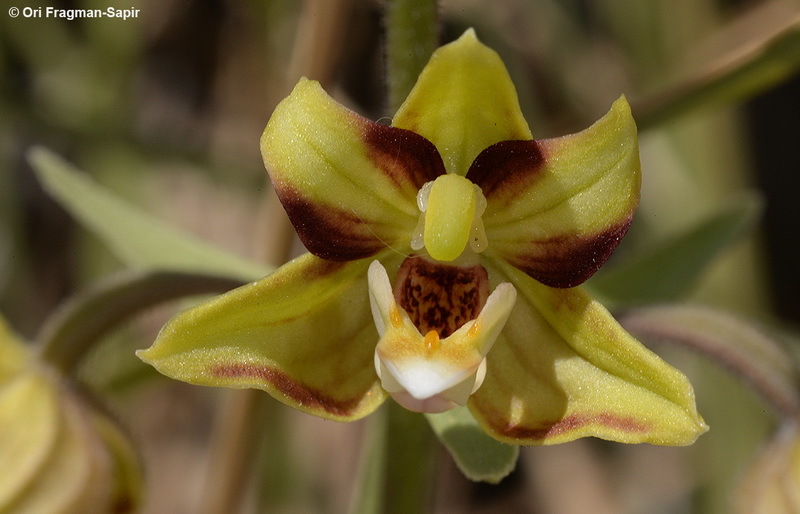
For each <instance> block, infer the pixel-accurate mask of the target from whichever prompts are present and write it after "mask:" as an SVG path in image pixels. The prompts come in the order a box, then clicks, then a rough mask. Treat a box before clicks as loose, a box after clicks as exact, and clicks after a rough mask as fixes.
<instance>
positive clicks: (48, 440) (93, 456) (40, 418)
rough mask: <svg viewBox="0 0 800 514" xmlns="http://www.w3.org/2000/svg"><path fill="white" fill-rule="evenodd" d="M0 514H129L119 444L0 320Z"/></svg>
mask: <svg viewBox="0 0 800 514" xmlns="http://www.w3.org/2000/svg"><path fill="white" fill-rule="evenodd" d="M0 463H2V464H1V465H0V512H13V513H26V512H30V513H44V512H82V513H83V512H85V513H103V514H106V513H113V512H118V513H122V512H132V511H133V510H134V509H135V507H136V505H137V504H138V502H139V498H140V496H141V475H140V471H139V463H138V460H137V458H136V455H135V453H134V451H133V449H132V447H131V446H130V444H129V442H128V440H127V438H126V436H125V435H124V434H123V433H122V432H121V431H120V429H119V428H118V427H117V426H116V424H115V423H114V422H112V421H111V420H110V419H109V418H108V417H107V416H106V415H105V414H104V413H102V412H100V411H99V410H98V409H97V408H95V407H94V406H92V405H91V404H90V403H89V402H88V401H87V400H86V398H84V397H83V396H82V395H81V394H79V393H78V392H77V391H75V390H74V389H73V388H72V386H71V385H70V384H68V383H67V381H66V380H65V379H64V378H63V377H61V376H59V375H58V374H57V373H56V372H55V371H54V370H52V369H50V368H49V367H47V366H46V365H45V364H44V363H41V362H39V361H37V359H36V357H35V356H34V354H33V352H32V351H30V347H29V346H28V345H25V344H24V343H23V342H22V341H20V340H19V339H18V338H17V337H16V336H15V335H14V334H13V333H12V332H11V330H10V329H9V328H8V326H7V325H6V324H5V322H4V321H3V320H2V319H0Z"/></svg>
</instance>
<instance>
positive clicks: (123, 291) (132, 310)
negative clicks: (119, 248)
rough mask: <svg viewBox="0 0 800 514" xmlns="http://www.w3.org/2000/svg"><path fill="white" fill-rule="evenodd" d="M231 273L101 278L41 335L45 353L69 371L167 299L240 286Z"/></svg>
mask: <svg viewBox="0 0 800 514" xmlns="http://www.w3.org/2000/svg"><path fill="white" fill-rule="evenodd" d="M241 284H242V282H241V281H240V280H237V279H232V278H229V277H220V276H211V275H203V274H197V273H184V272H177V271H141V272H132V273H125V274H123V275H120V276H117V277H114V278H112V279H109V280H106V281H103V282H100V283H99V284H97V285H95V286H94V287H92V288H91V289H89V290H87V291H85V292H83V293H80V294H78V295H76V296H74V297H73V298H72V299H70V300H69V301H67V302H66V303H64V304H63V305H62V306H61V308H60V309H59V310H58V311H56V312H55V314H53V316H51V317H50V318H49V319H48V321H47V322H46V323H45V325H44V326H43V327H42V329H41V331H40V332H39V335H38V337H37V342H38V345H39V350H40V352H41V357H42V359H43V360H44V361H46V362H49V363H50V364H52V365H54V366H56V367H57V368H59V369H60V370H61V371H63V372H64V373H65V374H70V373H71V372H72V371H73V370H74V369H75V368H76V367H77V366H78V364H80V362H81V359H82V358H83V356H84V355H86V353H87V352H89V350H91V349H92V348H93V347H94V345H95V344H96V343H97V342H98V341H99V340H100V339H101V338H102V337H103V336H104V335H105V334H106V333H107V332H108V331H109V330H111V329H112V328H114V327H115V326H117V325H118V324H119V323H121V322H123V321H125V320H127V319H128V318H130V317H131V316H133V315H134V314H136V313H137V312H140V311H142V310H144V309H147V308H149V307H152V306H154V305H156V304H159V303H161V302H164V301H167V300H174V299H176V298H181V297H184V296H191V295H197V294H210V293H220V292H224V291H227V290H229V289H233V288H234V287H237V286H240V285H241Z"/></svg>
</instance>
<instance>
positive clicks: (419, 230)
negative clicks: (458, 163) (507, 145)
mask: <svg viewBox="0 0 800 514" xmlns="http://www.w3.org/2000/svg"><path fill="white" fill-rule="evenodd" d="M417 206H418V207H419V210H420V211H421V214H420V216H419V221H418V222H417V227H416V228H415V229H414V235H413V237H412V238H411V248H412V249H414V250H421V249H422V248H423V247H425V248H426V249H427V250H428V254H429V255H430V256H431V257H432V258H434V259H436V260H437V261H452V260H455V259H456V258H457V257H458V256H459V255H461V254H462V253H463V252H464V249H465V248H466V246H467V243H468V242H469V245H470V248H471V249H472V251H474V252H476V253H479V252H482V251H483V250H485V249H486V246H487V245H488V241H487V239H486V231H485V230H484V227H483V220H482V219H481V216H482V215H483V212H484V211H485V210H486V198H485V197H484V196H483V193H482V192H481V188H480V187H478V186H477V185H475V184H473V183H472V182H470V181H469V180H467V179H466V178H464V177H462V176H460V175H455V174H448V175H442V176H440V177H438V178H437V179H436V180H434V181H431V182H428V183H426V184H425V185H423V186H422V188H420V190H419V192H418V193H417Z"/></svg>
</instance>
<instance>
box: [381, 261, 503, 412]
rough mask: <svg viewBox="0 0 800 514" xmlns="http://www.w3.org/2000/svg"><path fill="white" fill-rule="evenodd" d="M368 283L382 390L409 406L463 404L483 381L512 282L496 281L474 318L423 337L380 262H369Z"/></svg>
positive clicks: (419, 407)
mask: <svg viewBox="0 0 800 514" xmlns="http://www.w3.org/2000/svg"><path fill="white" fill-rule="evenodd" d="M439 266H450V265H447V264H439ZM368 282H369V290H370V304H371V307H372V313H373V317H374V318H375V324H376V327H377V329H378V333H379V334H380V341H379V342H378V345H377V346H376V349H375V369H376V372H377V374H378V377H379V378H380V379H381V383H382V385H383V386H384V389H385V390H386V391H387V392H388V393H389V394H390V395H392V396H393V397H394V398H395V399H396V400H397V401H399V402H400V403H401V404H404V405H406V406H411V407H412V410H421V411H426V412H427V411H428V409H435V410H436V411H441V410H442V409H443V408H444V406H445V405H451V408H452V407H454V406H456V405H463V404H465V403H466V401H467V398H468V397H469V396H470V395H471V394H472V393H474V392H475V391H476V390H477V389H478V388H479V387H480V386H481V385H482V383H483V379H484V377H485V375H486V355H487V353H488V352H489V350H490V349H491V347H492V345H493V344H494V341H495V340H496V339H497V337H498V336H499V334H500V331H501V330H502V327H503V326H504V325H505V322H506V320H507V319H508V316H509V315H510V313H511V310H512V309H513V306H514V303H515V300H516V290H515V289H514V287H513V286H512V285H511V284H508V283H503V284H500V285H498V287H497V288H495V291H493V292H492V294H490V295H489V297H488V298H487V299H486V302H485V304H484V305H483V308H482V310H481V311H480V312H479V313H478V315H477V317H476V318H475V319H472V320H468V321H467V322H466V323H464V324H463V325H462V326H460V327H458V329H457V330H455V331H454V332H453V333H451V334H449V335H448V336H447V337H445V338H443V339H441V340H440V339H439V334H438V333H437V332H436V331H435V330H431V331H429V332H428V333H427V334H426V335H425V336H423V335H422V334H421V332H420V330H419V328H418V327H417V326H415V325H414V324H413V323H412V322H411V319H410V318H409V316H408V313H406V312H405V310H404V309H403V307H401V306H399V305H398V304H397V302H396V300H395V298H394V295H393V294H392V291H391V283H390V281H389V277H388V274H387V273H386V270H385V268H384V267H383V266H382V265H381V264H380V262H378V261H374V262H372V264H371V265H370V268H369V271H368Z"/></svg>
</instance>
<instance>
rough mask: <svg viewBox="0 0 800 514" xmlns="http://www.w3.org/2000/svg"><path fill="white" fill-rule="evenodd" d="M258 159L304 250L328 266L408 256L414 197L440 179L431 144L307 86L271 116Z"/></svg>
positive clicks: (440, 167)
mask: <svg viewBox="0 0 800 514" xmlns="http://www.w3.org/2000/svg"><path fill="white" fill-rule="evenodd" d="M261 153H262V156H263V158H264V164H265V166H266V168H267V171H268V172H269V175H270V178H271V179H272V183H273V185H274V187H275V191H276V192H277V194H278V197H279V198H280V200H281V203H282V204H283V206H284V208H285V209H286V212H287V213H288V215H289V218H290V219H291V221H292V224H293V225H294V227H295V229H296V230H297V233H298V235H299V236H300V239H301V240H302V241H303V244H305V245H306V247H307V248H308V249H309V251H310V252H311V253H313V254H314V255H316V256H318V257H322V258H325V259H330V260H354V259H359V258H363V257H368V256H370V255H374V254H376V253H378V252H379V251H381V250H383V249H385V248H386V246H387V245H390V246H394V247H396V248H399V249H401V251H407V250H408V249H409V244H410V240H411V235H412V232H413V230H414V226H415V225H416V223H417V218H418V217H419V210H418V209H417V205H416V196H417V192H418V191H419V189H420V188H421V187H422V186H423V185H424V184H425V183H426V182H429V181H431V180H434V179H435V178H436V177H437V176H439V175H441V174H443V173H444V166H443V164H442V161H441V157H439V154H438V153H437V151H436V148H435V147H434V146H433V144H432V143H431V142H430V141H427V140H426V139H425V138H423V137H421V136H419V135H418V134H414V133H413V132H409V131H407V130H402V129H398V128H394V127H389V126H386V125H380V124H378V123H374V122H372V121H370V120H368V119H366V118H364V117H362V116H360V115H358V114H356V113H355V112H353V111H351V110H349V109H347V108H345V107H344V106H342V105H340V104H338V103H336V102H335V101H334V100H333V99H332V98H330V97H329V96H328V95H327V94H326V93H325V91H323V90H322V87H321V86H320V85H319V84H318V83H317V82H314V81H310V80H307V79H301V80H300V82H299V83H298V84H297V86H295V88H294V90H293V91H292V93H291V95H289V96H288V97H287V98H286V99H284V100H283V101H282V102H281V103H280V104H279V105H278V106H277V107H276V108H275V112H274V113H273V114H272V117H271V118H270V120H269V123H268V124H267V127H266V128H265V129H264V134H263V135H262V137H261Z"/></svg>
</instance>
